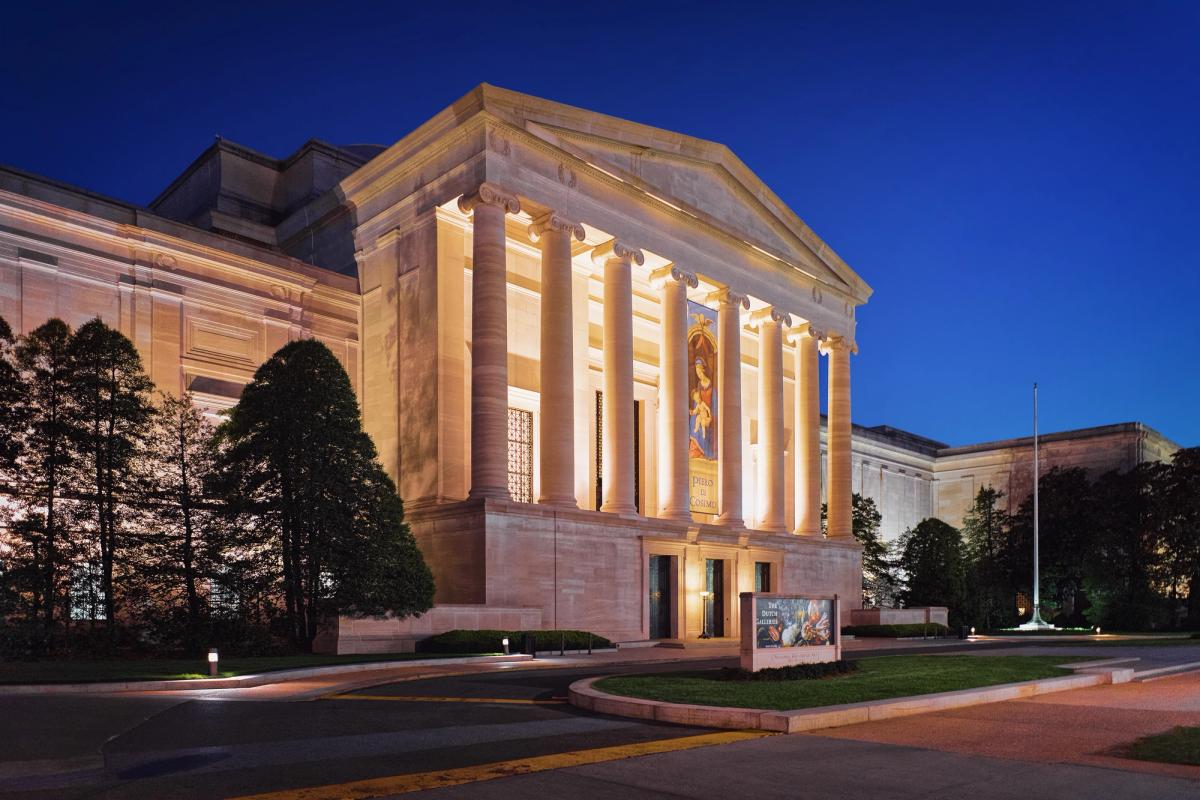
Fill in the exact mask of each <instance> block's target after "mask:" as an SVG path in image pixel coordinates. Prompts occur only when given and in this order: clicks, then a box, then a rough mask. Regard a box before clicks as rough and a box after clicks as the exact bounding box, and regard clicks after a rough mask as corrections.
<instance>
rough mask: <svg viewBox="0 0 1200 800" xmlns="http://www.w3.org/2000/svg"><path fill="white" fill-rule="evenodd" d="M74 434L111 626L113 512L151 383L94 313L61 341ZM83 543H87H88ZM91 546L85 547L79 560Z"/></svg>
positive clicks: (119, 507) (120, 507)
mask: <svg viewBox="0 0 1200 800" xmlns="http://www.w3.org/2000/svg"><path fill="white" fill-rule="evenodd" d="M68 355H69V360H70V367H69V369H70V384H71V395H72V404H73V406H74V411H75V415H76V419H77V423H78V424H77V425H75V426H74V434H75V438H76V441H77V446H78V449H79V453H80V456H81V461H82V464H81V466H83V467H84V468H85V469H86V471H87V476H88V480H87V481H86V483H85V482H84V481H82V480H81V482H80V483H81V490H82V487H83V486H84V485H86V490H83V491H84V492H85V493H84V498H85V499H84V506H85V508H86V515H87V518H88V519H89V520H90V523H91V524H92V525H93V526H94V527H93V529H92V530H93V535H94V537H95V540H94V543H93V544H94V550H93V551H92V552H94V553H95V554H96V555H99V559H100V561H99V577H100V586H99V589H100V595H101V598H102V600H103V605H104V619H105V626H106V627H107V628H108V631H109V633H110V635H113V634H115V631H116V612H117V592H116V589H117V587H116V585H115V584H114V580H113V574H114V571H115V570H116V569H117V567H118V562H119V560H120V559H121V552H120V551H121V548H122V545H123V541H124V535H125V532H124V531H123V530H122V526H121V521H122V520H121V517H122V513H123V512H124V511H127V505H126V504H127V503H128V500H129V498H130V496H131V495H132V494H133V492H134V488H135V487H134V472H133V462H134V456H135V455H136V454H137V452H138V450H139V449H140V445H141V441H142V438H143V437H144V436H145V429H146V425H147V423H148V421H149V419H150V415H151V411H152V408H151V405H150V399H149V397H150V392H151V390H152V389H153V387H154V384H153V383H152V382H151V381H150V378H149V377H148V376H147V375H146V373H145V372H144V371H143V370H142V359H141V356H139V355H138V352H137V348H135V347H134V345H133V342H131V341H129V339H128V338H126V337H125V336H124V334H122V333H121V332H120V331H118V330H115V329H113V328H110V327H109V326H107V325H105V324H104V323H103V322H102V321H101V320H100V319H98V318H97V319H93V320H91V321H90V322H87V323H84V325H83V326H82V327H80V328H79V330H77V331H76V332H75V335H74V336H73V337H72V338H71V343H70V347H69V348H68ZM89 549H91V548H89ZM89 555H91V553H85V554H84V558H85V559H87V558H88V556H89Z"/></svg>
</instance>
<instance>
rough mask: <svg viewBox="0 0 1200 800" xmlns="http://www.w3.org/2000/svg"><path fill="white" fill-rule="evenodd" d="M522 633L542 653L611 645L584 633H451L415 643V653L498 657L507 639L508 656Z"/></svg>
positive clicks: (521, 638) (518, 641)
mask: <svg viewBox="0 0 1200 800" xmlns="http://www.w3.org/2000/svg"><path fill="white" fill-rule="evenodd" d="M526 633H532V634H533V636H534V638H535V639H536V641H537V649H538V650H542V651H550V650H558V649H559V648H560V647H564V648H565V649H567V650H587V649H588V647H589V642H590V646H591V647H592V648H593V649H600V648H605V647H612V642H610V641H609V640H608V639H605V638H604V637H603V636H599V635H597V634H594V633H588V632H587V631H565V630H564V631H491V630H483V631H464V630H454V631H446V632H445V633H439V634H438V635H436V636H430V637H429V638H428V639H422V640H421V641H419V642H417V650H418V652H421V653H501V652H503V651H504V644H503V641H502V640H503V639H504V638H506V637H507V638H508V649H509V651H510V652H513V653H519V652H520V651H521V643H522V642H523V641H524V639H525V634H526Z"/></svg>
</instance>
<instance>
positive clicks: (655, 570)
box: [648, 556, 673, 639]
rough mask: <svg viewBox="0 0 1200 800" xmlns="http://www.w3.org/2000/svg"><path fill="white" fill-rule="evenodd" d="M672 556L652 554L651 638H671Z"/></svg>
mask: <svg viewBox="0 0 1200 800" xmlns="http://www.w3.org/2000/svg"><path fill="white" fill-rule="evenodd" d="M671 560H672V559H671V556H650V580H649V581H648V584H649V587H650V598H649V599H650V638H651V639H670V638H671V608H672V605H673V603H672V600H673V597H672V594H671Z"/></svg>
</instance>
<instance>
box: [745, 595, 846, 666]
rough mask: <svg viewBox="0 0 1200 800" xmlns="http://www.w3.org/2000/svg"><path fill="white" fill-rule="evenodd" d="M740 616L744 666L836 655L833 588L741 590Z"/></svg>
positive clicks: (831, 658)
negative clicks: (818, 591)
mask: <svg viewBox="0 0 1200 800" xmlns="http://www.w3.org/2000/svg"><path fill="white" fill-rule="evenodd" d="M741 622H742V625H741V629H742V642H741V644H742V647H741V656H742V658H741V666H742V669H744V670H747V671H749V672H757V671H758V670H760V669H765V668H768V667H788V666H792V665H793V664H814V663H818V662H822V661H837V660H838V659H840V658H841V657H842V634H841V630H840V624H839V621H838V602H837V595H836V594H835V595H831V596H813V595H788V594H771V593H769V592H742V594H741Z"/></svg>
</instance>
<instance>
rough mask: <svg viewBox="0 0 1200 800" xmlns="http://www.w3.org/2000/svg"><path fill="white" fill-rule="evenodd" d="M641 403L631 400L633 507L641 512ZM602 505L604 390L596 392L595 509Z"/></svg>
mask: <svg viewBox="0 0 1200 800" xmlns="http://www.w3.org/2000/svg"><path fill="white" fill-rule="evenodd" d="M641 410H642V404H641V401H640V400H634V401H633V507H634V508H635V509H637V511H638V513H639V514H640V513H642V430H641V426H642V420H641ZM602 505H604V392H599V391H598V392H596V510H597V511H599V510H600V506H602Z"/></svg>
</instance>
